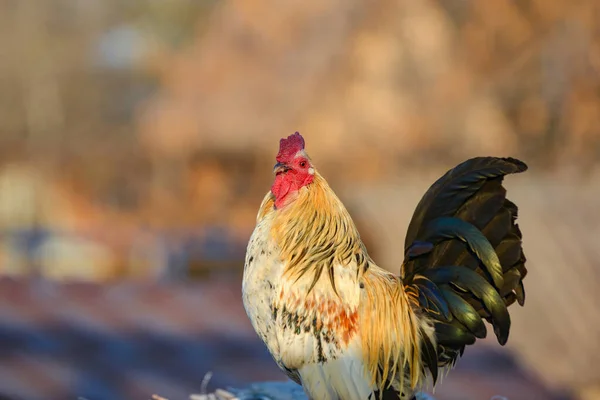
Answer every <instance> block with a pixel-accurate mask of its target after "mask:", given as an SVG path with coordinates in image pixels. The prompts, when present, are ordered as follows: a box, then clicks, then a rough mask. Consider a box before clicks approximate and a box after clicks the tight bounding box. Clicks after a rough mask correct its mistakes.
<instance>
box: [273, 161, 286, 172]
mask: <svg viewBox="0 0 600 400" xmlns="http://www.w3.org/2000/svg"><path fill="white" fill-rule="evenodd" d="M289 170H290V167H288V166H287V165H285V164H283V163H280V162H278V163H277V164H275V166H274V167H273V172H274V173H275V175H277V174H279V173H283V172H287V171H289Z"/></svg>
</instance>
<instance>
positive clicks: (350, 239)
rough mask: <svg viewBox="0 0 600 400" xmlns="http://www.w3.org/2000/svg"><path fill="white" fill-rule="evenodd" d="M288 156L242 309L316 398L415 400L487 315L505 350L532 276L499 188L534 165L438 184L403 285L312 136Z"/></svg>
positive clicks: (266, 205)
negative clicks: (315, 153)
mask: <svg viewBox="0 0 600 400" xmlns="http://www.w3.org/2000/svg"><path fill="white" fill-rule="evenodd" d="M291 148H294V149H295V151H296V152H295V153H293V152H292V151H290V149H291ZM281 149H283V150H284V151H281ZM281 149H280V152H279V154H278V159H277V161H278V164H277V165H276V166H275V171H276V174H277V176H276V184H274V186H273V188H272V191H271V192H269V193H268V194H267V195H266V196H265V198H264V199H263V202H262V204H261V207H260V209H259V212H258V215H257V225H256V228H255V230H254V232H253V234H252V236H251V238H250V241H249V243H248V249H247V254H246V261H245V267H244V279H243V288H242V292H243V302H244V306H245V308H246V311H247V313H248V316H249V318H250V321H251V323H252V325H253V327H254V329H255V330H256V332H257V333H258V335H259V336H260V338H261V339H262V340H263V341H264V342H265V344H266V346H267V348H268V349H269V351H270V352H271V354H272V356H273V358H274V359H275V361H276V362H277V364H278V365H279V367H280V368H281V369H282V370H283V371H285V372H286V374H287V375H288V376H289V377H290V378H291V379H292V380H294V381H295V382H297V383H299V384H301V385H302V386H303V388H304V390H305V392H306V394H307V395H308V397H309V398H310V399H313V400H365V399H373V400H375V399H376V398H383V399H386V400H388V399H389V400H394V399H396V400H397V399H407V400H408V399H411V398H412V397H413V395H414V393H415V392H416V390H417V389H419V388H421V387H422V386H423V385H424V384H425V383H426V381H427V376H431V377H432V378H433V383H434V384H435V381H436V379H437V376H438V369H439V368H446V367H447V368H450V367H451V366H453V365H454V363H455V362H456V360H457V359H458V358H459V357H460V355H461V354H462V352H463V351H464V347H465V346H466V345H468V344H472V343H473V342H474V341H475V337H483V336H485V331H482V330H481V323H482V322H481V319H482V318H484V319H487V320H488V321H489V322H491V323H492V324H493V326H494V330H495V332H496V334H497V336H498V339H499V341H500V342H501V344H503V343H504V342H505V341H506V338H507V336H508V328H509V326H510V320H509V319H507V318H508V317H507V316H508V313H507V311H506V307H507V306H508V305H510V303H512V301H514V300H515V299H517V300H519V302H520V303H522V300H523V292H522V278H523V277H524V276H525V273H526V270H525V268H524V262H525V259H524V256H523V255H522V249H521V241H520V231H519V230H518V227H516V225H515V224H514V221H515V219H516V206H514V204H512V203H510V202H508V200H505V198H504V194H505V191H504V189H503V188H502V186H501V184H500V182H499V179H500V180H501V178H502V176H503V175H504V174H507V173H513V172H520V171H522V170H524V168H526V167H523V166H524V164H522V163H520V162H517V161H516V160H514V161H513V160H512V159H495V158H487V159H483V158H480V159H473V160H468V161H467V162H465V163H463V164H461V165H460V166H458V167H457V168H455V169H454V170H451V171H449V173H447V174H446V175H445V176H444V177H443V178H441V179H440V180H439V181H438V182H436V184H435V185H434V186H432V189H430V191H428V192H427V194H426V195H425V196H424V198H423V200H422V202H421V203H420V204H419V207H417V210H416V212H415V216H414V217H413V221H412V222H411V226H410V227H409V236H411V237H410V241H409V243H408V244H407V248H406V258H405V263H404V265H403V270H402V272H403V274H402V277H399V276H395V275H393V274H392V273H390V272H388V271H387V270H384V269H382V268H380V267H379V266H377V265H376V264H375V262H374V261H373V260H372V259H371V257H370V256H369V255H368V253H367V249H366V248H365V246H364V244H363V243H362V241H361V240H360V235H359V233H358V231H357V229H356V226H355V225H354V223H353V221H352V218H351V217H350V215H349V213H348V212H347V210H346V208H345V207H344V205H343V204H342V202H341V201H340V200H339V198H338V197H337V196H336V195H335V193H334V192H333V190H331V188H330V187H329V185H328V184H327V182H326V181H325V179H324V178H323V177H322V176H321V175H320V174H319V173H318V172H317V171H316V169H315V168H314V166H313V165H312V163H310V161H309V159H308V157H307V156H306V153H305V152H304V140H303V139H302V137H301V136H299V134H296V135H292V136H290V137H289V138H288V139H283V140H282V142H281ZM452 171H455V172H452ZM498 177H499V179H498ZM449 194H452V196H453V197H452V198H447V199H446V198H444V196H448V195H449ZM504 215H506V216H507V218H504ZM407 240H408V237H407ZM457 243H458V244H457ZM457 246H458V247H457ZM465 251H467V253H465ZM440 260H444V261H449V262H450V264H440V262H441V261H440ZM473 260H474V263H473ZM459 261H460V262H464V264H459V266H455V265H453V264H454V263H458V262H459ZM446 265H449V266H446ZM488 274H489V275H488ZM494 285H496V286H494Z"/></svg>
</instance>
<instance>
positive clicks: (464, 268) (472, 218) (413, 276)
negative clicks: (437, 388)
mask: <svg viewBox="0 0 600 400" xmlns="http://www.w3.org/2000/svg"><path fill="white" fill-rule="evenodd" d="M525 170H527V166H526V165H525V164H524V163H523V162H521V161H519V160H516V159H513V158H495V157H480V158H474V159H470V160H467V161H465V162H463V163H462V164H460V165H458V166H457V167H455V168H454V169H452V170H450V171H448V172H447V173H446V174H445V175H444V176H442V177H441V178H440V179H438V180H437V181H436V182H435V183H434V184H433V185H432V186H431V188H430V189H429V190H428V191H427V192H426V193H425V195H424V196H423V198H422V199H421V201H420V202H419V204H418V206H417V208H416V210H415V213H414V215H413V218H412V220H411V222H410V224H409V227H408V232H407V236H406V241H405V254H406V256H405V261H404V264H403V268H402V279H403V281H404V284H405V285H407V286H410V287H411V290H413V291H416V292H417V293H418V296H417V298H418V302H419V304H418V306H417V307H418V308H419V309H420V310H421V311H422V312H424V313H426V314H427V315H428V316H429V317H430V318H431V319H432V320H433V321H434V323H435V329H436V339H437V348H436V353H437V354H436V357H435V358H436V359H437V363H436V364H435V365H432V364H433V363H434V362H433V358H434V357H432V355H431V354H429V352H430V351H429V349H427V346H426V344H423V346H425V348H426V349H427V350H426V351H424V353H423V361H424V363H425V364H426V366H427V368H428V369H429V370H430V371H431V372H432V375H434V376H437V368H438V367H439V366H444V365H454V363H455V362H456V360H457V358H459V357H460V356H461V355H462V353H463V352H464V349H465V346H466V345H469V344H472V343H474V342H475V340H476V338H483V337H485V336H486V333H487V330H486V328H485V325H484V324H483V320H484V319H485V320H487V321H488V322H489V323H491V324H492V326H493V328H494V333H495V334H496V337H497V339H498V342H499V343H500V344H505V343H506V341H507V340H508V335H509V331H510V316H509V314H508V310H507V307H508V306H509V305H511V304H512V303H514V302H515V301H517V302H518V303H519V304H521V305H523V304H524V301H525V292H524V289H523V278H524V277H525V275H526V274H527V269H526V268H525V255H524V254H523V249H522V242H521V238H522V234H521V231H520V229H519V227H518V225H517V224H516V219H517V215H518V208H517V206H516V205H515V204H514V203H512V202H511V201H509V200H507V199H506V189H505V188H504V187H503V186H502V181H503V179H504V176H505V175H507V174H512V173H519V172H523V171H525ZM423 346H422V347H423ZM433 370H436V371H435V373H434V371H433Z"/></svg>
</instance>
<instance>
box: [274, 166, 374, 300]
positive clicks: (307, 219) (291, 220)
mask: <svg viewBox="0 0 600 400" xmlns="http://www.w3.org/2000/svg"><path fill="white" fill-rule="evenodd" d="M297 196H298V197H297V198H296V199H295V200H294V201H293V202H292V203H291V204H289V205H288V206H286V207H283V208H282V209H280V210H278V211H279V212H278V214H277V216H276V217H275V220H274V221H273V226H272V228H271V234H272V235H273V236H274V237H276V238H277V243H278V244H279V246H280V254H281V257H282V259H283V261H284V262H285V263H286V270H285V276H286V277H289V278H292V279H296V280H297V279H300V278H301V277H303V276H304V275H305V274H307V273H311V274H312V275H313V280H312V285H311V288H312V287H314V285H315V284H316V282H317V281H318V280H319V279H320V278H321V276H322V274H323V271H327V276H328V278H329V280H330V281H331V284H332V286H333V288H334V290H335V274H334V271H333V268H334V266H335V265H342V266H344V265H348V266H349V265H351V264H352V261H353V260H358V261H360V264H361V265H359V268H358V271H357V278H358V277H359V276H360V275H361V274H362V273H363V272H364V270H365V268H364V267H365V266H366V265H367V263H368V261H369V258H368V255H367V254H366V249H365V247H364V245H363V243H362V241H361V240H360V235H359V233H358V230H357V229H356V226H355V225H354V222H353V221H352V218H351V217H350V215H349V214H348V211H346V208H345V207H344V205H343V204H342V202H341V201H340V199H339V198H338V197H337V196H336V195H335V193H334V192H333V191H332V190H331V188H330V187H329V185H328V184H327V182H326V181H325V179H323V177H321V176H320V175H319V174H318V172H315V179H314V181H313V183H312V184H311V185H309V186H306V187H304V188H302V189H301V190H300V191H299V192H298V195H297Z"/></svg>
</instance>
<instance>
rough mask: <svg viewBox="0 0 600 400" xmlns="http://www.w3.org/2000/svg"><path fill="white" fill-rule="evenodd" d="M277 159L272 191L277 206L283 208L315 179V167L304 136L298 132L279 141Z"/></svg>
mask: <svg viewBox="0 0 600 400" xmlns="http://www.w3.org/2000/svg"><path fill="white" fill-rule="evenodd" d="M275 159H276V160H277V164H275V167H274V168H273V172H274V173H275V182H273V186H272V187H271V193H273V195H274V196H275V207H277V208H281V207H283V206H285V205H286V204H288V203H289V202H291V201H292V200H293V199H294V198H295V195H296V194H297V193H298V191H299V190H300V189H302V188H303V187H305V186H307V185H309V184H310V183H311V182H312V181H313V180H314V177H315V168H314V167H313V165H312V163H311V161H310V158H309V157H308V155H307V154H306V152H305V151H304V138H303V137H302V135H300V133H298V132H296V133H294V134H293V135H290V136H288V137H287V138H283V139H281V140H280V141H279V153H277V157H275Z"/></svg>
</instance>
